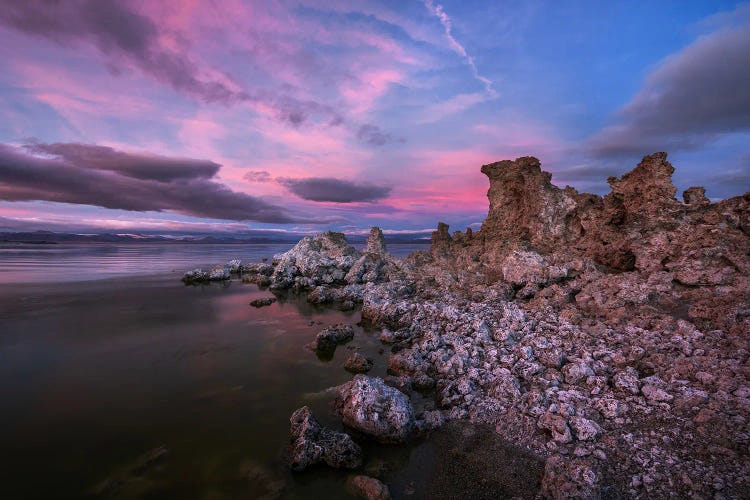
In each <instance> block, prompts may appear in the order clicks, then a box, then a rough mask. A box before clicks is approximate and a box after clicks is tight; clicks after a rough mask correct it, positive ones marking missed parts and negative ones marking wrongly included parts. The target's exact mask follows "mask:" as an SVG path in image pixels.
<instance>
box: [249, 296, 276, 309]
mask: <svg viewBox="0 0 750 500" xmlns="http://www.w3.org/2000/svg"><path fill="white" fill-rule="evenodd" d="M277 300H278V299H277V298H276V297H261V298H260V299H255V300H251V301H250V305H251V306H253V307H265V306H270V305H271V304H273V303H274V302H276V301H277Z"/></svg>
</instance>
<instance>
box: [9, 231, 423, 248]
mask: <svg viewBox="0 0 750 500" xmlns="http://www.w3.org/2000/svg"><path fill="white" fill-rule="evenodd" d="M304 236H306V235H305V234H289V233H285V234H276V233H271V234H269V233H268V232H265V233H263V232H258V234H244V235H237V236H223V235H222V236H217V235H197V236H196V235H192V236H159V235H148V234H112V233H102V234H73V233H55V232H51V231H33V232H15V233H11V232H0V243H26V244H40V245H43V244H49V245H54V244H64V243H119V244H138V243H164V244H203V245H209V244H224V245H226V244H245V245H247V244H253V243H269V244H270V243H295V242H297V241H299V240H300V239H301V238H303V237H304ZM347 239H348V240H349V241H350V242H351V243H364V242H365V240H366V239H367V236H364V235H347ZM386 242H387V243H427V242H429V240H425V235H424V233H413V234H399V235H392V236H389V235H386Z"/></svg>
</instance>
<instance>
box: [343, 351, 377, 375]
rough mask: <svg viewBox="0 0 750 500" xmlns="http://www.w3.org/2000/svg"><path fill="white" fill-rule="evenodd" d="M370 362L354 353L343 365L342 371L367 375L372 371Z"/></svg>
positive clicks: (368, 359)
mask: <svg viewBox="0 0 750 500" xmlns="http://www.w3.org/2000/svg"><path fill="white" fill-rule="evenodd" d="M372 364H373V362H372V360H371V359H370V358H366V357H365V356H363V355H362V354H360V353H358V352H355V353H354V354H352V355H351V356H349V358H348V359H347V360H346V363H344V369H346V371H348V372H351V373H367V372H369V371H370V370H372Z"/></svg>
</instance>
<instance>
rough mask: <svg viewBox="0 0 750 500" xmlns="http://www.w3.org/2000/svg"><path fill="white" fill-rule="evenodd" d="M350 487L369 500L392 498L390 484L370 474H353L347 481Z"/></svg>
mask: <svg viewBox="0 0 750 500" xmlns="http://www.w3.org/2000/svg"><path fill="white" fill-rule="evenodd" d="M347 486H348V487H349V489H350V490H351V491H352V492H353V493H354V494H355V495H357V496H358V497H360V498H366V499H367V500H390V498H391V492H390V491H389V490H388V486H386V485H385V484H383V483H382V482H380V481H378V480H377V479H375V478H374V477H369V476H362V475H358V476H353V477H351V478H349V480H348V481H347Z"/></svg>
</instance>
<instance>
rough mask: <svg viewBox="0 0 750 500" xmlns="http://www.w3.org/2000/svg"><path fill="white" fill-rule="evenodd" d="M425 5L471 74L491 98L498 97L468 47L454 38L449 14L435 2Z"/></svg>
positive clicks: (429, 0) (426, 2) (428, 0)
mask: <svg viewBox="0 0 750 500" xmlns="http://www.w3.org/2000/svg"><path fill="white" fill-rule="evenodd" d="M424 5H425V7H427V10H429V11H430V13H431V14H432V15H434V16H435V17H437V18H438V19H439V20H440V24H442V25H443V30H444V31H445V38H446V39H447V40H448V44H449V45H450V47H451V49H453V51H454V52H455V53H456V54H458V55H460V56H461V57H462V58H463V59H464V61H465V62H466V65H467V66H469V69H471V73H472V75H473V76H474V78H475V79H476V80H477V81H479V82H481V83H482V84H483V85H484V88H485V90H486V91H487V94H489V96H491V97H493V98H494V97H497V91H496V90H495V89H494V88H493V87H492V85H493V83H492V80H490V79H489V78H487V77H484V76H482V75H481V74H479V70H478V69H477V65H476V63H475V62H474V58H473V57H472V56H471V55H470V54H469V53H468V51H467V50H466V47H464V46H463V45H462V44H461V43H460V42H459V41H458V40H456V37H454V36H453V23H452V22H451V18H450V17H449V16H448V14H446V12H445V9H444V8H443V6H442V5H440V4H436V3H435V2H434V1H433V0H424Z"/></svg>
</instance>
